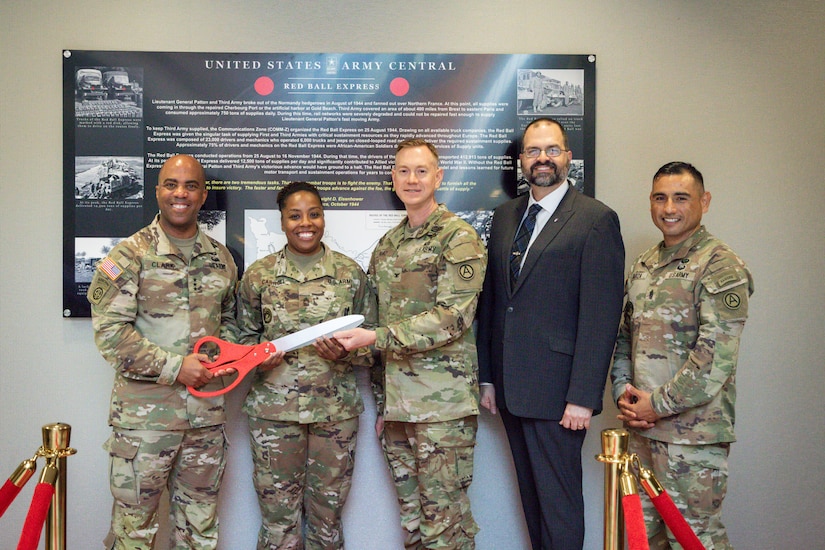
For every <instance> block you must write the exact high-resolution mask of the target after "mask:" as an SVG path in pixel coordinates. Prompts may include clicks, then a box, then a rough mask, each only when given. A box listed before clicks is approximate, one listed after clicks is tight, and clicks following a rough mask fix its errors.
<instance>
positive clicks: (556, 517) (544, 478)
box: [500, 409, 586, 550]
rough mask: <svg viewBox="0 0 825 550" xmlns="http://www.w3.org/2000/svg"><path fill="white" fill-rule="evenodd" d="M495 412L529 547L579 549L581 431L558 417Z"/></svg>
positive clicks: (581, 542)
mask: <svg viewBox="0 0 825 550" xmlns="http://www.w3.org/2000/svg"><path fill="white" fill-rule="evenodd" d="M500 410H501V419H502V420H503V421H504V427H505V429H506V430H507V439H509V441H510V450H511V452H512V453H513V462H514V463H515V467H516V475H517V477H518V485H519V492H520V494H521V504H522V506H523V508H524V518H525V519H526V520H527V530H528V532H529V533H530V541H531V542H532V545H533V550H581V548H582V546H583V545H584V497H583V496H582V464H581V451H582V445H583V444H584V436H585V434H586V431H585V430H577V431H573V430H568V429H566V428H563V427H562V426H561V425H560V424H559V421H558V420H537V419H533V418H522V417H518V416H514V415H512V414H510V413H509V412H507V411H506V410H503V409H500Z"/></svg>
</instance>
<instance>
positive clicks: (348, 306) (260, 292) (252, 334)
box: [238, 247, 375, 424]
mask: <svg viewBox="0 0 825 550" xmlns="http://www.w3.org/2000/svg"><path fill="white" fill-rule="evenodd" d="M350 314H362V315H364V317H365V325H366V326H374V325H375V305H374V296H372V295H371V294H370V292H369V285H368V284H367V276H366V274H365V273H364V270H362V269H361V268H360V267H359V266H358V264H357V263H355V261H354V260H352V259H350V258H348V257H347V256H345V255H343V254H340V253H338V252H335V251H333V250H330V249H329V247H325V252H324V256H323V258H322V259H321V260H320V261H319V262H318V263H317V264H316V265H315V266H313V267H312V268H311V269H310V270H309V271H308V272H307V273H303V272H302V271H301V270H300V269H299V268H298V267H297V266H296V265H295V264H294V263H293V262H291V261H290V260H289V259H288V258H287V257H286V254H285V253H284V251H283V250H281V251H280V252H275V253H274V254H270V255H268V256H266V257H265V258H261V259H260V260H258V261H256V262H255V263H253V264H252V265H251V266H249V269H248V270H247V271H246V272H245V273H244V276H243V279H242V280H241V284H240V286H239V290H238V325H239V327H240V331H241V336H240V339H241V342H242V343H244V344H258V343H260V342H267V341H269V340H274V339H275V338H278V337H281V336H284V335H287V334H290V333H292V332H296V331H298V330H301V329H304V328H308V327H310V326H312V325H316V324H318V323H321V322H323V321H328V320H330V319H334V318H336V317H341V316H343V315H350ZM353 364H356V365H363V366H370V365H371V364H372V353H371V352H370V350H369V349H366V348H365V349H360V350H357V351H355V352H351V353H350V354H349V355H348V356H347V357H345V358H344V359H342V360H340V361H328V360H326V359H323V358H321V357H319V356H318V354H317V352H316V351H315V348H314V347H312V346H305V347H303V348H299V349H297V350H294V351H291V352H288V353H287V354H286V355H285V356H284V362H283V363H281V364H280V365H279V366H277V367H275V368H274V369H272V370H269V371H266V372H262V371H258V372H257V373H256V375H255V381H254V383H253V384H252V387H251V389H250V390H249V394H248V395H247V397H246V402H245V403H244V411H245V412H246V413H247V414H248V415H250V416H253V417H256V418H264V419H268V420H280V421H288V422H298V423H302V424H305V423H312V422H332V421H340V420H346V419H348V418H353V417H355V416H358V415H359V414H360V413H361V412H362V411H363V410H364V405H363V403H362V402H361V396H360V395H359V394H358V387H357V384H356V379H355V372H354V371H353V368H352V367H353Z"/></svg>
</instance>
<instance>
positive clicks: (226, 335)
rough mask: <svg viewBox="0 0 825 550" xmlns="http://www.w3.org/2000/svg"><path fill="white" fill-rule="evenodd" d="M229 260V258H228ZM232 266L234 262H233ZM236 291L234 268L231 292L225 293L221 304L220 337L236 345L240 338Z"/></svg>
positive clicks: (236, 279)
mask: <svg viewBox="0 0 825 550" xmlns="http://www.w3.org/2000/svg"><path fill="white" fill-rule="evenodd" d="M230 259H231V256H230ZM233 265H234V262H233ZM237 289H238V269H237V267H235V270H234V274H233V276H232V291H231V292H227V293H226V295H225V296H224V298H223V301H222V302H221V331H220V337H221V338H222V339H223V340H226V341H227V342H233V343H237V342H238V341H239V337H240V330H239V329H238V319H237V315H238V312H237Z"/></svg>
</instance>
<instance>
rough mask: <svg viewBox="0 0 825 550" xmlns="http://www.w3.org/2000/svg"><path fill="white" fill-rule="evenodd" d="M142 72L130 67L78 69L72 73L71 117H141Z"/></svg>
mask: <svg viewBox="0 0 825 550" xmlns="http://www.w3.org/2000/svg"><path fill="white" fill-rule="evenodd" d="M142 82H143V70H142V69H140V68H130V67H82V68H79V69H77V71H76V72H75V90H74V95H75V103H74V108H75V116H76V117H77V118H85V117H116V118H140V117H141V116H143V84H142Z"/></svg>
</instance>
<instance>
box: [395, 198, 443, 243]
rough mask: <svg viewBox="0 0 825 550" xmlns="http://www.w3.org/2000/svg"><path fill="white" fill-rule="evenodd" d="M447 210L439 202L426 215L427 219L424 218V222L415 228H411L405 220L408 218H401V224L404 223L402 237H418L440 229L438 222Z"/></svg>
mask: <svg viewBox="0 0 825 550" xmlns="http://www.w3.org/2000/svg"><path fill="white" fill-rule="evenodd" d="M448 212H449V210H447V206H446V205H444V204H442V203H439V204H438V206H437V207H436V209H435V210H433V211H432V213H431V214H430V215H429V216H427V219H426V220H424V223H422V224H421V225H419V226H418V227H416V228H415V229H411V228H410V227H409V226H408V224H407V222H408V221H409V218H407V217H405V218H404V219H403V220H402V222H401V223H402V224H404V238H405V239H418V238H420V237H423V236H424V235H427V234H428V233H434V232H437V231H438V230H439V229H440V227H441V226H440V224H439V223H438V222H439V221H440V220H441V218H442V217H443V216H444V215H445V214H447V213H448Z"/></svg>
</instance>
